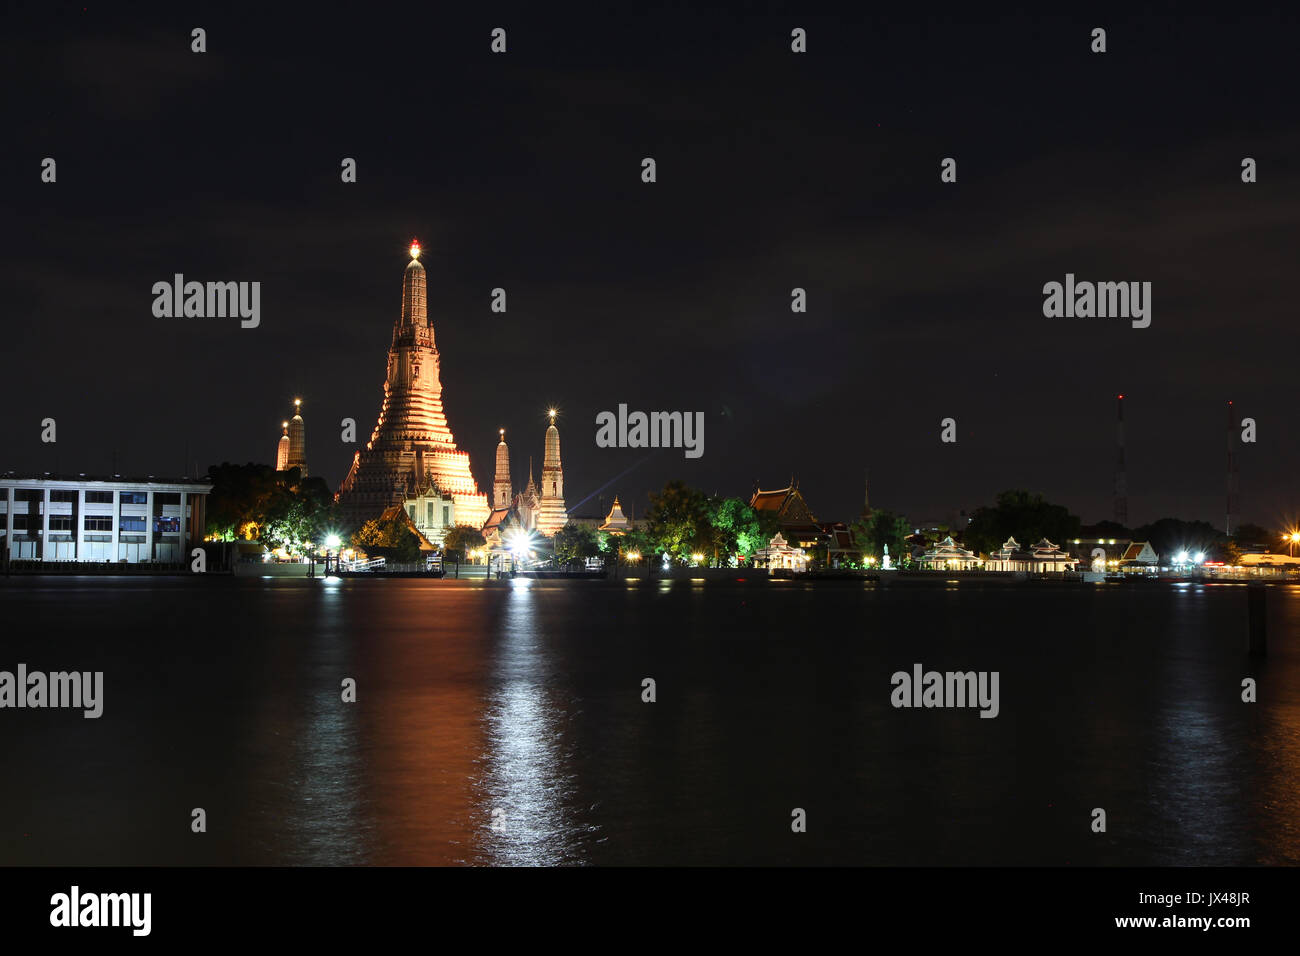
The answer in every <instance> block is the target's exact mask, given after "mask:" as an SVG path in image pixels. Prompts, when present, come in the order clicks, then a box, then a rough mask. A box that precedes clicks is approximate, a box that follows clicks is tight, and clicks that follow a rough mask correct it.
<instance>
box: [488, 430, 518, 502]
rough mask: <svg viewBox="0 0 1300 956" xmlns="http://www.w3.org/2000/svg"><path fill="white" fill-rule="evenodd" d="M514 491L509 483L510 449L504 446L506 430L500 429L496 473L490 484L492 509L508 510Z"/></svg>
mask: <svg viewBox="0 0 1300 956" xmlns="http://www.w3.org/2000/svg"><path fill="white" fill-rule="evenodd" d="M514 497H515V490H514V486H513V485H512V484H511V482H510V448H509V447H508V446H507V445H506V430H505V429H504V428H503V429H501V441H499V442H498V443H497V473H496V479H495V480H494V481H493V482H492V507H493V509H494V510H497V511H500V510H501V509H502V508H509V507H510V503H511V502H512V501H513V500H514Z"/></svg>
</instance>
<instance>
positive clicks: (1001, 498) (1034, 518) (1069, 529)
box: [966, 490, 1079, 554]
mask: <svg viewBox="0 0 1300 956" xmlns="http://www.w3.org/2000/svg"><path fill="white" fill-rule="evenodd" d="M1078 534H1079V519H1078V517H1077V516H1075V515H1072V514H1070V512H1069V510H1068V509H1066V508H1065V507H1063V506H1062V505H1054V504H1052V503H1051V502H1049V501H1047V500H1046V499H1044V498H1043V496H1042V495H1035V494H1030V493H1029V492H1028V491H1023V490H1013V491H1004V492H1002V493H1001V494H999V495H998V498H997V504H996V505H994V506H993V507H991V508H990V507H983V508H977V509H975V513H974V514H973V515H971V519H970V525H969V526H968V527H967V529H966V544H967V546H968V547H971V548H973V549H974V550H976V551H982V552H984V553H985V554H987V553H989V552H991V551H996V550H997V549H998V548H1000V547H1002V544H1003V542H1005V541H1006V540H1007V539H1008V538H1011V537H1014V538H1015V539H1016V541H1018V542H1019V543H1020V544H1022V545H1024V546H1026V547H1029V546H1031V545H1034V544H1037V543H1038V541H1039V539H1040V538H1047V539H1048V540H1049V541H1052V542H1053V543H1055V544H1062V543H1063V542H1065V541H1067V540H1069V539H1071V538H1075V537H1078Z"/></svg>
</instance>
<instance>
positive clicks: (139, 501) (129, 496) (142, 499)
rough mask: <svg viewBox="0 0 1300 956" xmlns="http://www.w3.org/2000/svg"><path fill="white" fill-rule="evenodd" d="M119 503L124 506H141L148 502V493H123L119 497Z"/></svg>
mask: <svg viewBox="0 0 1300 956" xmlns="http://www.w3.org/2000/svg"><path fill="white" fill-rule="evenodd" d="M121 501H122V504H124V505H143V504H146V503H147V502H148V501H149V493H148V492H145V491H124V492H122V495H121Z"/></svg>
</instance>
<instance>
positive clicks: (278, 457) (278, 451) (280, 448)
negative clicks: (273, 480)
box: [275, 422, 289, 471]
mask: <svg viewBox="0 0 1300 956" xmlns="http://www.w3.org/2000/svg"><path fill="white" fill-rule="evenodd" d="M281 427H282V428H283V429H284V433H283V434H282V435H281V436H280V440H279V441H278V442H277V443H276V446H275V470H276V471H287V470H288V468H289V423H288V422H282V423H281Z"/></svg>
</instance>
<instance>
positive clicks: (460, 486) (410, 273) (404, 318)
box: [339, 242, 488, 528]
mask: <svg viewBox="0 0 1300 956" xmlns="http://www.w3.org/2000/svg"><path fill="white" fill-rule="evenodd" d="M419 255H420V244H419V242H412V243H411V261H410V262H408V263H407V264H406V272H405V275H404V276H403V278H402V313H401V315H400V316H398V319H397V322H396V323H395V324H394V325H393V339H392V344H391V345H390V346H389V349H388V375H387V377H386V378H385V380H384V401H383V405H382V406H381V407H380V410H379V421H378V422H377V423H376V424H375V430H374V431H373V432H372V433H371V435H370V441H369V442H367V443H366V447H365V448H363V449H361V450H360V451H358V452H356V454H355V455H353V458H352V468H351V469H350V470H349V471H348V475H347V477H346V478H344V479H343V484H342V485H340V486H339V505H340V506H341V508H342V511H343V516H344V519H345V520H346V521H347V522H348V523H349V524H350V525H351V526H352V527H353V528H358V527H360V526H361V524H363V523H364V522H366V521H368V520H370V519H371V518H377V517H379V516H380V515H381V514H383V512H384V511H385V510H387V509H388V508H390V507H392V506H393V505H400V504H401V503H402V502H403V500H404V499H405V498H406V497H408V496H411V495H414V494H416V493H419V492H422V491H423V490H425V489H426V488H427V487H428V486H429V485H430V484H431V483H432V484H436V485H437V486H438V488H439V489H441V490H442V491H444V492H448V493H450V494H451V496H452V499H453V501H454V503H455V514H456V523H457V524H469V525H473V526H474V527H476V528H479V527H482V526H483V524H484V522H486V521H487V517H488V500H487V495H485V494H481V493H480V492H479V490H478V485H477V484H476V483H475V481H474V476H473V475H472V474H471V473H470V467H469V454H468V453H467V452H464V451H461V450H460V449H458V448H457V447H456V440H455V439H454V438H453V437H452V434H451V428H450V427H448V425H447V418H446V416H445V415H444V413H443V408H442V382H441V380H440V378H439V368H440V365H439V356H438V348H437V345H436V344H435V342H434V335H433V322H432V320H431V319H430V318H429V314H428V297H427V294H426V292H425V288H426V283H427V277H426V275H425V271H424V266H422V265H421V264H420V259H419Z"/></svg>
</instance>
